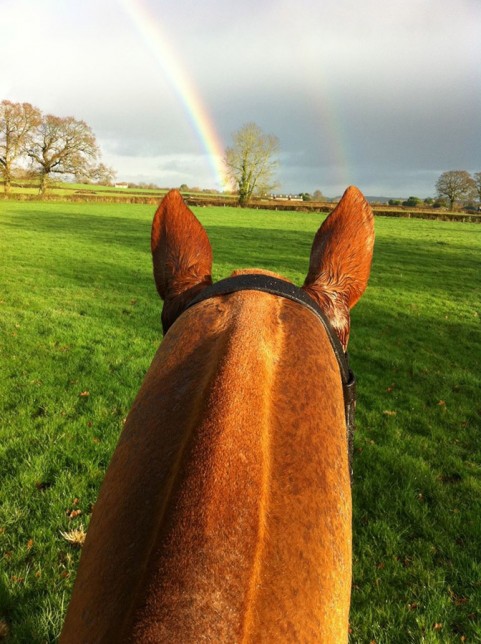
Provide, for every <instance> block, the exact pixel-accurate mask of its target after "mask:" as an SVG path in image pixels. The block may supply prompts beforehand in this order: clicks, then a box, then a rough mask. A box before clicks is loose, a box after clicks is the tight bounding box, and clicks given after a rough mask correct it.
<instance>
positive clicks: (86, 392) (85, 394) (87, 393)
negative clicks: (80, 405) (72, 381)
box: [79, 391, 90, 398]
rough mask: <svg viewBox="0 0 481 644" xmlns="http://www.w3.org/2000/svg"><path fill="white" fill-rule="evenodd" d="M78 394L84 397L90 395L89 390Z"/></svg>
mask: <svg viewBox="0 0 481 644" xmlns="http://www.w3.org/2000/svg"><path fill="white" fill-rule="evenodd" d="M79 395H80V396H82V397H84V398H85V397H86V396H90V392H89V391H82V393H81V394H79Z"/></svg>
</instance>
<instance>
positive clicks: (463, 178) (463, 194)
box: [436, 170, 476, 210]
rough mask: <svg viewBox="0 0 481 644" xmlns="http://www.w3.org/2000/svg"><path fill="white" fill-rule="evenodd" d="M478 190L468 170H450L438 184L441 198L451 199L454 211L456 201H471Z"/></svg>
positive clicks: (441, 177) (444, 173) (450, 204)
mask: <svg viewBox="0 0 481 644" xmlns="http://www.w3.org/2000/svg"><path fill="white" fill-rule="evenodd" d="M475 189H476V184H475V182H474V179H473V178H472V177H471V175H470V174H469V172H466V170H449V171H448V172H443V173H442V175H441V176H440V177H439V179H438V180H437V182H436V190H437V193H438V195H439V196H440V197H447V198H448V199H449V207H450V209H451V210H452V209H453V207H454V204H455V202H456V201H458V200H460V199H469V198H470V197H472V196H473V193H474V191H475Z"/></svg>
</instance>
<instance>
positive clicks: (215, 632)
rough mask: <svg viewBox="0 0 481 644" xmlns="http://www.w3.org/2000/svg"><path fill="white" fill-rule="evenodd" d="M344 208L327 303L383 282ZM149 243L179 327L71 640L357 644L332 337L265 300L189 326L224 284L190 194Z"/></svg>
mask: <svg viewBox="0 0 481 644" xmlns="http://www.w3.org/2000/svg"><path fill="white" fill-rule="evenodd" d="M344 199H345V201H344V204H341V205H340V206H339V207H338V209H337V210H336V213H337V214H336V213H334V220H335V221H334V224H327V226H326V223H325V224H324V226H326V231H327V233H328V234H327V236H328V239H327V241H326V240H324V239H323V238H321V237H320V233H318V235H317V236H316V239H317V242H315V244H314V246H313V251H312V253H311V264H310V269H309V275H308V277H307V278H306V290H307V291H308V292H311V291H313V292H314V294H315V297H316V299H317V300H318V301H319V302H320V303H321V305H323V304H324V296H323V292H322V290H321V289H322V284H323V283H324V282H325V281H326V280H327V282H328V285H333V284H334V285H335V287H333V288H332V289H331V290H332V291H333V292H334V291H335V292H336V294H339V298H340V299H341V301H342V302H345V303H347V304H348V305H351V304H352V303H353V302H354V301H357V299H358V298H359V297H360V295H361V293H362V291H363V290H364V288H365V286H366V282H367V277H368V273H369V265H370V261H371V260H370V257H369V258H367V259H366V258H365V257H364V253H365V252H369V249H371V250H372V239H373V234H374V233H373V222H372V215H369V212H368V207H367V206H366V205H365V202H364V201H361V197H360V193H359V192H358V191H355V189H351V191H350V192H349V193H347V201H346V197H345V198H344ZM331 217H332V215H331ZM346 219H348V220H349V221H348V222H347V223H346ZM329 220H330V218H328V220H326V221H329ZM352 220H359V221H358V222H357V223H355V222H354V221H352ZM342 229H344V230H345V231H347V234H348V235H352V234H353V233H352V231H355V237H354V238H353V239H350V240H346V239H345V238H344V234H343V232H342ZM321 230H322V228H321ZM367 238H369V240H368V241H367ZM336 248H337V250H336ZM152 249H153V257H154V274H155V280H156V284H157V289H158V290H159V293H160V294H161V296H162V297H163V298H165V306H167V307H168V313H167V314H166V317H165V318H164V322H165V323H166V324H167V325H168V326H170V325H172V326H171V329H170V331H169V333H168V334H167V335H166V337H165V339H164V341H163V342H162V344H161V346H160V348H159V350H158V351H157V354H156V356H155V358H154V360H153V362H152V365H151V367H150V369H149V371H148V373H147V375H146V377H145V380H144V382H143V384H142V387H141V389H140V391H139V393H138V395H137V398H136V400H135V402H134V405H133V407H132V410H131V412H130V414H129V416H128V419H127V422H126V426H125V428H124V431H123V433H122V436H121V438H120V441H119V444H118V446H117V449H116V451H115V453H114V456H113V458H112V462H111V464H110V466H109V469H108V472H107V474H106V477H105V481H104V483H103V486H102V489H101V492H100V496H99V499H98V502H97V503H96V506H95V510H94V513H93V516H92V520H91V523H90V527H89V530H88V535H87V539H86V543H85V546H84V550H83V553H82V557H81V562H80V567H79V571H78V576H77V580H76V583H75V588H74V593H73V596H72V601H71V604H70V607H69V611H68V614H67V618H66V622H65V625H64V630H63V633H62V638H61V641H62V642H64V644H71V643H72V644H74V643H76V642H79V643H80V642H88V643H89V644H90V643H92V644H93V643H95V642H105V643H110V642H141V643H148V642H181V643H187V642H192V643H194V642H262V641H265V642H297V641H299V642H336V643H337V642H342V641H347V626H348V613H349V599H350V585H351V494H350V484H349V471H348V462H347V445H346V432H345V420H344V408H343V397H342V388H341V381H340V375H339V367H338V365H337V362H336V359H335V357H334V355H333V352H332V349H331V346H330V343H329V340H328V338H327V336H326V333H325V331H324V329H323V327H322V326H321V324H320V323H319V321H318V320H317V318H316V317H315V316H314V315H313V314H312V313H311V312H310V311H308V310H307V309H305V308H303V307H302V306H300V305H299V304H297V303H294V302H291V301H289V300H284V299H282V298H278V297H275V296H272V295H269V294H267V293H260V292H255V291H245V292H239V293H234V294H231V295H225V296H222V297H218V298H215V299H211V300H206V301H204V302H202V303H200V304H198V305H196V306H195V307H192V308H190V309H188V310H187V311H185V312H184V314H183V315H182V316H181V317H178V316H179V315H180V313H182V311H183V309H184V307H185V305H186V303H187V302H188V300H189V298H190V296H191V294H192V293H193V292H199V291H200V290H202V288H205V285H206V284H208V283H209V282H210V266H211V263H212V252H211V250H210V245H209V243H208V240H207V236H206V234H205V231H204V230H203V228H202V227H201V225H200V224H199V222H198V221H197V220H196V219H195V218H194V216H193V215H192V214H191V213H190V211H189V210H188V209H187V208H186V207H185V205H184V204H183V202H182V200H181V198H180V196H179V195H178V194H177V193H169V195H168V196H167V197H166V198H165V199H164V201H163V202H162V205H161V206H160V208H159V210H158V211H157V213H156V216H155V219H154V223H153V232H152ZM345 249H347V250H348V251H349V252H348V257H347V258H346V268H345V267H344V265H343V261H344V260H343V259H342V257H341V258H339V257H338V254H337V253H338V252H340V251H343V252H345ZM366 249H367V251H366ZM316 258H318V261H319V262H321V264H322V263H323V262H327V265H326V266H324V265H321V264H319V265H318V266H317V267H316V266H315V262H316V261H317V260H316ZM358 267H359V268H358ZM255 272H258V271H255ZM343 284H344V285H347V287H346V288H347V291H348V293H346V292H344V291H342V290H341V288H342V285H343ZM328 300H329V302H331V303H332V302H333V301H334V305H332V304H329V306H328V307H327V308H328V311H327V312H328V314H329V313H331V314H332V311H333V310H336V304H337V302H336V298H333V297H332V296H329V297H328ZM343 306H344V304H343ZM336 315H337V313H336ZM177 318H178V319H177ZM343 333H344V336H345V338H347V335H348V331H347V333H346V332H343Z"/></svg>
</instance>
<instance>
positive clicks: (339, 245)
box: [303, 186, 374, 350]
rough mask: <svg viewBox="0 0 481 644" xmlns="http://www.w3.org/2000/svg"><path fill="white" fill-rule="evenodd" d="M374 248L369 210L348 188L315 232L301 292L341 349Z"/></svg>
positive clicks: (364, 285) (357, 192) (354, 191)
mask: <svg viewBox="0 0 481 644" xmlns="http://www.w3.org/2000/svg"><path fill="white" fill-rule="evenodd" d="M373 247H374V217H373V213H372V208H371V206H370V205H369V204H368V202H367V201H366V200H365V199H364V196H363V195H362V193H361V192H360V190H358V189H357V188H355V187H354V186H350V187H349V188H348V189H347V190H346V192H345V193H344V195H343V196H342V199H341V200H340V202H339V203H338V205H337V207H336V208H335V210H334V211H333V212H332V213H331V214H330V215H329V217H327V219H326V220H325V221H324V223H323V224H322V226H321V227H320V228H319V230H318V231H317V233H316V236H315V238H314V242H313V244H312V250H311V258H310V262H309V272H308V274H307V277H306V281H305V282H304V286H303V289H304V290H305V291H306V292H307V293H308V294H309V295H310V296H311V297H312V299H313V300H314V301H316V302H317V303H318V304H319V306H320V307H321V309H323V311H324V313H325V314H326V315H327V317H328V318H329V320H330V322H331V324H332V326H333V327H334V330H335V331H336V333H337V335H338V337H339V339H340V341H341V343H342V345H343V347H344V350H346V348H347V343H348V341H349V330H350V314H349V311H350V309H352V307H353V306H354V305H355V304H356V302H357V301H358V300H359V298H360V297H361V295H362V294H363V293H364V290H365V288H366V286H367V281H368V279H369V273H370V270H371V261H372V253H373Z"/></svg>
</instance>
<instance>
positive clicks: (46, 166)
mask: <svg viewBox="0 0 481 644" xmlns="http://www.w3.org/2000/svg"><path fill="white" fill-rule="evenodd" d="M27 154H28V156H29V157H30V158H31V159H32V162H33V163H34V164H36V166H37V167H38V169H39V174H40V194H41V195H42V196H43V195H45V192H46V189H47V183H48V179H49V177H50V175H51V174H52V173H57V174H72V175H74V176H76V177H79V176H82V177H86V176H91V174H92V172H93V171H94V170H95V169H96V167H98V166H95V162H96V160H97V158H98V156H99V149H98V147H97V142H96V140H95V136H94V133H93V132H92V130H91V129H90V127H89V126H88V125H87V124H86V123H85V122H84V121H78V120H77V119H74V118H73V117H72V116H68V117H66V118H60V117H58V116H53V115H51V114H47V115H46V116H44V117H43V118H42V122H41V123H40V125H39V127H38V128H37V130H36V132H35V136H34V138H33V141H32V143H31V145H30V147H29V149H28V150H27Z"/></svg>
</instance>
